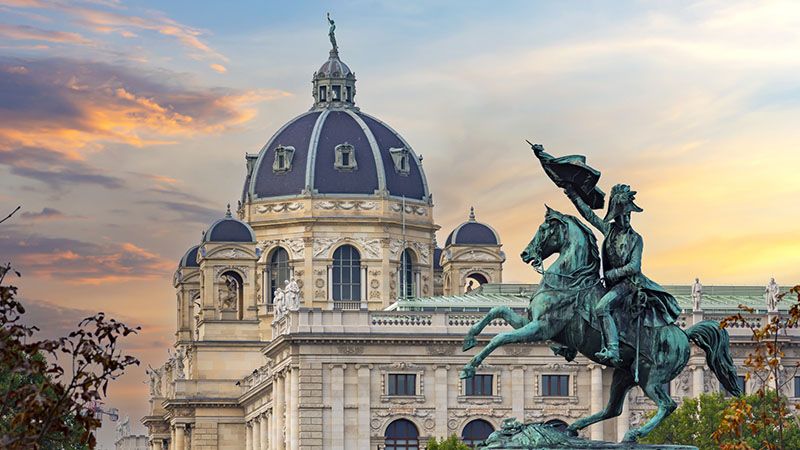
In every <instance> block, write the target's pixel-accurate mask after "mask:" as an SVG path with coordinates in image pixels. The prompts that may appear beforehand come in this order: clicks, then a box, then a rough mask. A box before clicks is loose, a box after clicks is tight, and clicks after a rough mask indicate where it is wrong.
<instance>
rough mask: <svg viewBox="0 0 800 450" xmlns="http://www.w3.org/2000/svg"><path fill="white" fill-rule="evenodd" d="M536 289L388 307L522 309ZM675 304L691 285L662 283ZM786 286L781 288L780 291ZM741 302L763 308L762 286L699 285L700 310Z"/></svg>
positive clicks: (484, 289)
mask: <svg viewBox="0 0 800 450" xmlns="http://www.w3.org/2000/svg"><path fill="white" fill-rule="evenodd" d="M538 288H539V286H538V285H536V284H485V285H483V286H481V287H479V288H478V289H476V290H474V291H472V292H470V293H467V294H461V295H449V296H436V297H418V298H410V299H402V300H398V301H397V302H396V303H394V304H392V305H391V306H389V307H388V308H387V309H388V310H393V311H421V310H426V311H433V310H441V311H480V310H488V309H490V308H492V307H495V306H500V305H506V306H509V307H511V308H519V309H524V308H526V307H527V306H528V301H529V300H530V295H531V294H532V293H533V292H536V290H537V289H538ZM664 288H665V289H666V290H667V291H669V292H670V293H671V294H672V295H673V296H675V299H676V300H677V301H678V305H679V306H680V307H681V308H682V309H684V310H687V311H691V310H692V295H691V292H692V287H691V286H688V285H680V286H678V285H676V286H664ZM787 290H788V288H786V287H782V288H781V292H786V291H787ZM790 303H791V302H790V301H786V300H784V301H782V302H779V303H778V309H780V310H786V309H788V305H789V304H790ZM739 305H745V306H748V307H751V308H754V309H756V310H758V311H761V312H765V311H766V301H765V299H764V287H763V286H703V299H702V302H701V305H700V306H701V308H702V309H703V310H704V311H732V310H736V309H737V307H738V306H739Z"/></svg>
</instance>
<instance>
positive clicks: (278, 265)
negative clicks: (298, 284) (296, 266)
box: [262, 244, 292, 305]
mask: <svg viewBox="0 0 800 450" xmlns="http://www.w3.org/2000/svg"><path fill="white" fill-rule="evenodd" d="M291 278H292V253H291V251H290V250H289V249H287V248H286V247H284V246H281V245H280V244H278V245H275V246H272V247H271V248H270V249H269V250H268V251H265V252H264V277H263V285H264V293H263V294H262V295H263V297H264V298H263V300H264V302H265V303H266V304H267V305H271V304H272V302H273V299H274V297H275V292H276V291H277V289H278V288H282V287H283V285H284V284H285V281H286V280H289V279H291Z"/></svg>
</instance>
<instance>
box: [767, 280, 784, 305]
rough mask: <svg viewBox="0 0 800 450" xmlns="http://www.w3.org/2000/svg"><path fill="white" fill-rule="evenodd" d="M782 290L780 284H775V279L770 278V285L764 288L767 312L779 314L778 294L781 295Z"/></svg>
mask: <svg viewBox="0 0 800 450" xmlns="http://www.w3.org/2000/svg"><path fill="white" fill-rule="evenodd" d="M780 291H781V288H780V286H778V283H776V282H775V278H770V279H769V283H767V286H766V287H765V288H764V299H765V300H766V302H767V311H768V312H773V313H774V312H778V300H780V298H779V297H778V294H780Z"/></svg>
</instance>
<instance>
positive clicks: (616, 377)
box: [567, 369, 636, 431]
mask: <svg viewBox="0 0 800 450" xmlns="http://www.w3.org/2000/svg"><path fill="white" fill-rule="evenodd" d="M635 385H636V383H634V382H633V377H632V376H631V374H630V372H628V371H625V370H622V369H614V374H613V376H612V379H611V391H610V392H609V394H608V404H607V405H606V407H605V408H604V409H603V410H602V411H600V412H597V413H595V414H592V415H591V416H586V417H582V418H580V419H578V420H576V421H575V422H574V423H573V424H572V425H570V426H569V427H568V428H567V430H569V431H578V430H582V429H584V428H586V427H588V426H589V425H592V424H595V423H597V422H600V421H601V420H606V419H611V418H612V417H617V416H619V415H620V414H622V406H623V405H624V404H625V397H626V396H627V395H628V391H629V390H631V388H632V387H633V386H635Z"/></svg>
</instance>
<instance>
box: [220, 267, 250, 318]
mask: <svg viewBox="0 0 800 450" xmlns="http://www.w3.org/2000/svg"><path fill="white" fill-rule="evenodd" d="M244 280H245V277H244V276H243V274H242V273H241V272H240V271H239V270H237V269H235V268H226V269H225V270H223V271H221V272H220V274H219V276H218V277H217V284H218V288H217V289H218V292H219V305H218V306H219V309H220V310H221V311H223V312H225V311H236V316H237V318H238V319H239V320H242V319H243V318H244Z"/></svg>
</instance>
